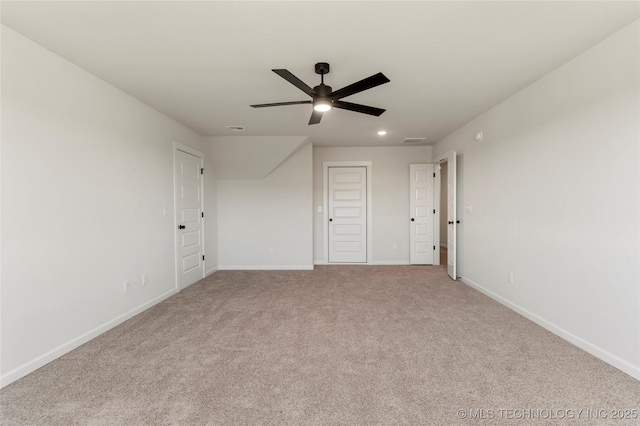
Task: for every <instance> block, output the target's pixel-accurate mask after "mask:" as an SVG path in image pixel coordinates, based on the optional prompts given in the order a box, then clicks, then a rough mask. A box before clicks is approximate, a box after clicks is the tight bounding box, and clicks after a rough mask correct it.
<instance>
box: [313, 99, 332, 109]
mask: <svg viewBox="0 0 640 426" xmlns="http://www.w3.org/2000/svg"><path fill="white" fill-rule="evenodd" d="M313 109H315V110H316V111H318V112H326V111H329V110H330V109H331V101H330V100H329V99H322V98H318V99H315V100H314V101H313Z"/></svg>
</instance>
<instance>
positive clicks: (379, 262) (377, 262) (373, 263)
mask: <svg viewBox="0 0 640 426" xmlns="http://www.w3.org/2000/svg"><path fill="white" fill-rule="evenodd" d="M313 264H314V265H362V266H379V265H410V263H409V262H408V261H406V260H373V261H371V262H369V263H343V262H337V263H329V262H325V261H324V260H315V261H314V262H313Z"/></svg>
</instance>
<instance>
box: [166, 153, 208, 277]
mask: <svg viewBox="0 0 640 426" xmlns="http://www.w3.org/2000/svg"><path fill="white" fill-rule="evenodd" d="M175 145H176V148H175V149H174V161H175V164H174V166H175V167H174V183H175V188H174V191H175V192H174V203H175V226H176V228H175V229H176V285H177V288H178V289H182V288H185V287H187V286H188V285H190V284H193V283H194V282H196V281H198V280H200V279H202V278H204V268H205V265H204V225H203V220H202V216H203V205H204V204H203V201H204V200H203V191H202V180H203V179H202V171H203V169H202V160H203V156H202V154H200V153H199V152H197V151H195V150H193V149H191V148H189V147H186V146H183V145H180V144H177V143H176V144H175Z"/></svg>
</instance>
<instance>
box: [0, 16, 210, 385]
mask: <svg viewBox="0 0 640 426" xmlns="http://www.w3.org/2000/svg"><path fill="white" fill-rule="evenodd" d="M174 140H176V141H179V142H181V143H184V144H187V145H190V146H192V147H193V148H195V149H199V150H201V151H202V138H201V137H200V135H198V134H196V133H194V132H193V131H190V130H189V129H187V128H185V127H184V126H181V125H179V124H178V123H176V122H175V121H173V120H170V119H169V118H167V117H166V116H164V115H162V114H160V113H159V112H157V111H155V110H153V109H151V108H149V107H148V106H146V105H144V104H142V103H141V102H139V101H137V100H136V99H134V98H132V97H130V96H128V95H126V94H124V93H123V92H121V91H119V90H117V89H116V88H114V87H112V86H110V85H108V84H106V83H105V82H103V81H102V80H99V79H98V78H96V77H94V76H93V75H91V74H88V73H87V72H85V71H84V70H82V69H80V68H79V67H77V66H75V65H73V64H71V63H69V62H67V61H65V60H63V59H61V58H60V57H58V56H56V55H54V54H53V53H51V52H49V51H47V50H45V49H43V48H42V47H40V46H38V45H36V44H34V43H33V42H31V41H29V40H28V39H26V38H24V37H22V36H21V35H19V34H17V33H15V32H14V31H13V30H11V29H9V28H7V27H4V26H3V27H2V147H1V153H2V169H1V170H2V174H1V176H2V216H1V217H2V272H1V275H0V278H1V302H0V303H1V305H0V307H1V342H0V343H1V349H0V352H1V355H2V356H1V381H2V384H3V385H6V384H8V383H9V382H11V381H13V380H16V379H17V378H19V377H21V376H23V375H25V374H27V373H29V372H31V371H33V370H34V369H36V368H38V367H40V366H42V365H44V364H45V363H47V362H48V361H50V360H52V359H54V358H56V357H58V356H60V355H62V354H64V353H65V352H67V351H69V350H71V349H73V348H75V347H76V346H78V345H80V344H82V343H84V342H85V341H87V340H89V339H90V338H92V337H94V336H96V335H97V334H99V333H101V332H103V331H105V330H106V329H108V328H110V327H112V326H114V325H116V324H118V323H119V322H121V321H123V320H125V319H127V318H128V317H130V316H131V315H132V314H134V313H136V312H139V311H140V310H141V309H144V308H146V307H149V306H151V305H152V304H154V303H157V302H158V301H160V300H161V299H162V298H164V297H167V296H168V295H170V294H172V292H174V291H175V281H174V276H175V275H174V270H175V268H174V263H175V262H174V219H173V213H172V212H173V208H172V205H173V148H172V143H173V141H174ZM212 185H213V186H215V179H214V178H213V174H209V175H208V177H207V180H206V181H205V189H209V190H210V189H211V187H212ZM208 205H209V204H208ZM214 207H215V204H214ZM163 208H167V211H168V215H167V216H164V215H163ZM206 225H207V228H208V230H209V232H213V234H212V235H214V236H215V216H214V220H213V222H210V220H209V219H208V218H207V224H206ZM207 241H211V238H208V240H207ZM214 253H215V251H214ZM210 261H211V264H210V266H211V267H214V266H215V265H214V264H215V257H214V258H212V259H210ZM143 273H147V274H148V276H149V283H148V285H147V286H145V287H143V286H142V285H141V275H142V274H143ZM125 280H130V281H131V286H132V288H131V291H130V292H128V293H125V292H124V289H123V283H124V281H125Z"/></svg>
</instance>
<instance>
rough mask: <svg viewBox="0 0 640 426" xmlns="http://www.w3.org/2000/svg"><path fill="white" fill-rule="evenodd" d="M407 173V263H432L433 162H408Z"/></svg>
mask: <svg viewBox="0 0 640 426" xmlns="http://www.w3.org/2000/svg"><path fill="white" fill-rule="evenodd" d="M409 175H410V182H409V194H410V199H409V212H410V215H411V217H410V225H409V230H410V235H409V244H410V245H411V247H410V250H409V263H410V264H412V265H433V255H434V245H433V236H434V234H433V221H434V214H435V210H434V209H433V208H434V201H433V193H434V191H433V181H434V179H433V164H410V165H409Z"/></svg>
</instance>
